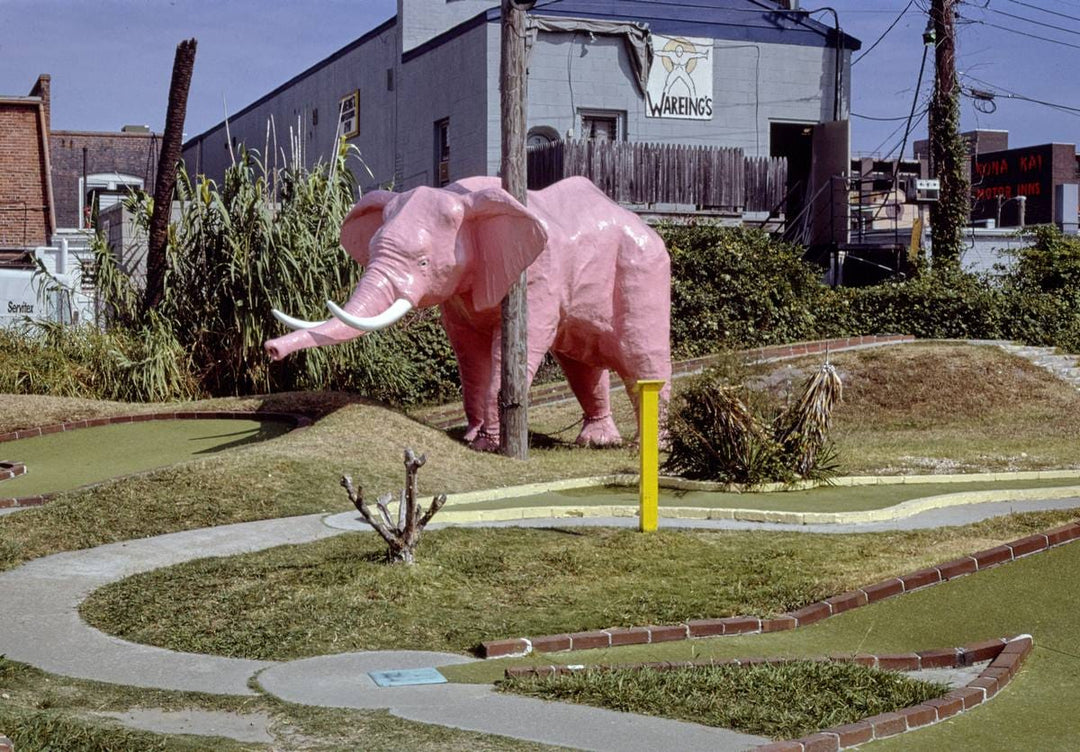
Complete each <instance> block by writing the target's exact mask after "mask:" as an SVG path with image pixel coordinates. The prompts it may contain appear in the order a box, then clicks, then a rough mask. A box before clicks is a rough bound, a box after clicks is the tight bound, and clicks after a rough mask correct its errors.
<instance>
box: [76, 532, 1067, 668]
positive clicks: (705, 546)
mask: <svg viewBox="0 0 1080 752" xmlns="http://www.w3.org/2000/svg"><path fill="white" fill-rule="evenodd" d="M1070 516H1071V515H1070V514H1069V513H1067V512H1057V513H1053V512H1051V513H1034V514H1029V515H1016V516H1012V517H1008V518H1001V519H997V520H990V521H986V522H982V523H978V524H975V525H970V526H967V527H960V528H947V529H942V530H931V531H917V532H893V533H875V534H864V535H850V536H834V535H807V534H800V533H772V532H754V533H731V532H720V531H708V530H698V531H673V530H665V531H660V532H658V533H656V534H652V535H640V534H639V533H637V532H634V531H631V530H626V529H620V530H616V529H605V528H585V529H553V530H533V529H519V528H504V529H461V528H447V529H443V530H433V531H429V532H428V533H426V534H425V537H424V539H423V541H422V542H421V545H420V549H419V551H418V555H417V564H416V565H415V566H412V567H403V566H387V565H385V564H383V563H382V561H383V556H384V552H385V544H383V543H382V542H381V540H379V539H378V538H377V537H376V536H375V535H373V534H350V535H341V536H338V537H335V538H331V539H328V540H324V541H319V542H316V543H309V544H305V545H299V546H282V547H278V548H274V549H270V550H267V551H262V552H257V553H252V554H246V555H242V556H235V557H228V558H214V559H202V560H196V561H192V562H187V563H184V564H180V565H177V566H174V567H168V568H164V569H159V570H155V571H152V572H147V573H143V574H139V575H135V576H133V577H130V578H128V579H125V580H121V581H119V582H116V583H113V584H110V585H108V586H106V587H104V588H102V589H100V590H98V591H96V592H95V593H94V594H93V595H92V596H91V597H90V598H89V599H87V600H86V601H85V602H84V603H83V605H82V607H81V613H82V616H83V618H85V619H86V620H87V621H88V622H89V623H90V624H92V625H93V626H95V627H97V628H98V629H101V630H103V631H105V632H108V633H111V634H115V635H117V636H119V637H122V638H124V639H127V640H131V641H134V642H140V643H146V644H151V645H157V646H160V647H165V648H170V649H173V650H180V651H187V652H196V653H211V654H216V655H226V656H233V657H243V658H255V659H267V660H289V659H293V658H302V657H308V656H316V655H324V654H328V653H341V652H349V651H354V650H385V649H414V650H446V651H453V652H465V651H469V650H471V649H474V648H475V647H476V646H477V645H478V644H479V643H480V642H482V641H484V640H491V639H498V638H503V637H512V636H521V635H540V634H552V633H561V632H576V631H579V630H587V629H603V628H606V627H615V626H631V625H640V624H670V623H678V622H680V621H683V620H685V619H698V618H708V617H723V616H732V615H738V614H755V615H759V616H769V615H772V614H776V613H781V612H784V611H787V610H789V609H795V608H799V607H801V606H803V605H806V604H808V603H811V602H813V601H816V600H819V599H821V598H825V597H828V596H830V595H834V594H836V593H840V592H843V591H844V590H847V589H849V588H853V587H857V586H859V585H864V584H868V583H871V582H875V581H877V580H879V579H882V578H884V577H887V576H894V575H897V574H902V573H904V572H909V571H913V570H915V569H918V568H920V567H924V566H929V565H932V564H937V563H941V562H943V561H948V560H949V559H952V558H956V557H957V556H960V555H962V554H964V553H969V552H971V551H976V550H980V549H984V548H990V547H992V546H994V545H998V544H999V543H1001V542H1004V541H1007V540H1013V539H1016V538H1020V537H1023V536H1024V535H1027V534H1030V533H1031V532H1034V531H1036V530H1042V529H1046V528H1049V527H1052V526H1053V525H1054V524H1060V522H1064V521H1065V520H1068V519H1070Z"/></svg>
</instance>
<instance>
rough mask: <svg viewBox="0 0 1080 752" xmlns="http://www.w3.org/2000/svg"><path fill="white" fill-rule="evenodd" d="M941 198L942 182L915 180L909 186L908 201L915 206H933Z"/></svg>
mask: <svg viewBox="0 0 1080 752" xmlns="http://www.w3.org/2000/svg"><path fill="white" fill-rule="evenodd" d="M940 198H941V181H940V180H937V179H936V178H935V179H934V180H922V179H919V180H914V181H911V182H909V183H908V185H907V200H908V201H909V202H911V203H913V204H933V203H936V202H937V201H938V200H940Z"/></svg>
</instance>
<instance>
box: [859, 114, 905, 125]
mask: <svg viewBox="0 0 1080 752" xmlns="http://www.w3.org/2000/svg"><path fill="white" fill-rule="evenodd" d="M851 117H853V118H859V119H860V120H873V121H875V122H878V123H896V122H899V121H901V120H907V119H908V116H907V115H901V116H900V117H874V116H873V115H860V114H859V113H857V112H853V113H851Z"/></svg>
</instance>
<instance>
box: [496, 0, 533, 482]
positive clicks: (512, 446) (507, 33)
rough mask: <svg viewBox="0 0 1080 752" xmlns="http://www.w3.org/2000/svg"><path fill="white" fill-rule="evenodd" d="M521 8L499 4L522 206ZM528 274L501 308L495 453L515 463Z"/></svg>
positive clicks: (523, 400) (509, 160)
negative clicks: (498, 433)
mask: <svg viewBox="0 0 1080 752" xmlns="http://www.w3.org/2000/svg"><path fill="white" fill-rule="evenodd" d="M521 5H524V4H523V3H521V2H520V1H519V2H516V3H515V2H513V0H502V64H501V68H500V76H499V90H500V92H501V94H502V184H503V188H504V189H506V191H507V192H508V193H509V194H510V195H511V196H513V197H514V198H516V199H517V200H518V201H520V202H521V203H522V204H525V203H526V201H527V200H528V197H527V187H528V183H527V181H526V166H525V108H526V102H527V101H528V98H527V89H526V77H527V71H526V64H525V10H524V9H523V8H522V7H519V6H521ZM526 280H527V272H524V271H523V272H522V273H521V278H520V279H519V280H518V281H517V283H516V284H515V285H513V286H512V287H511V288H510V292H509V293H507V295H506V298H505V299H504V300H503V302H502V372H501V374H500V376H501V378H502V382H501V387H500V389H499V423H500V424H501V426H502V433H501V434H500V437H499V451H500V452H501V453H502V454H504V455H506V456H507V457H514V458H516V459H519V460H525V459H528V458H529V391H528V380H529V337H528V331H527V326H528V323H527V322H528V316H529V314H528V303H527V301H526V298H525V285H526Z"/></svg>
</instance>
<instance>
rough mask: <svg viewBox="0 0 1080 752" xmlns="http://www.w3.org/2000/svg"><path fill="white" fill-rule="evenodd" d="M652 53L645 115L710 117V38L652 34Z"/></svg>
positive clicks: (711, 50) (711, 61)
mask: <svg viewBox="0 0 1080 752" xmlns="http://www.w3.org/2000/svg"><path fill="white" fill-rule="evenodd" d="M652 53H653V55H652V65H651V66H650V68H649V85H648V87H647V89H646V93H645V115H646V117H651V118H677V119H680V120H712V116H713V60H712V57H713V55H712V53H713V40H711V39H700V38H697V37H664V36H660V35H658V34H653V35H652Z"/></svg>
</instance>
